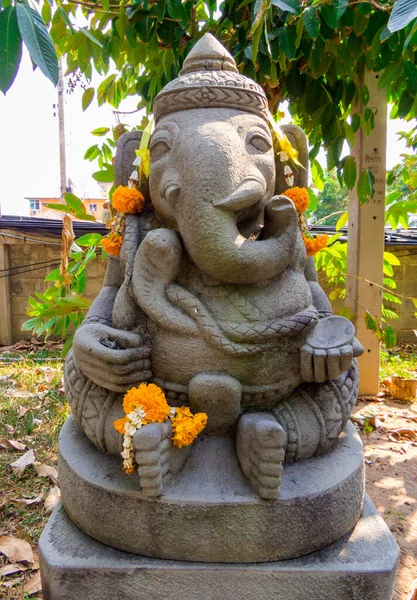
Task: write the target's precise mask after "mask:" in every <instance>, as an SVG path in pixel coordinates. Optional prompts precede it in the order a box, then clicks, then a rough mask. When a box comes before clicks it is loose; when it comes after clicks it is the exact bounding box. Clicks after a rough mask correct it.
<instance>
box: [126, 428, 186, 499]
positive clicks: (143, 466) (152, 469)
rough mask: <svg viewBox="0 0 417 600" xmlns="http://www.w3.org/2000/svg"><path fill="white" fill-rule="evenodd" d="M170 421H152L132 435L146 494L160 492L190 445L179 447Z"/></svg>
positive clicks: (157, 493) (174, 472) (152, 494)
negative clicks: (173, 436)
mask: <svg viewBox="0 0 417 600" xmlns="http://www.w3.org/2000/svg"><path fill="white" fill-rule="evenodd" d="M171 438H172V425H171V421H170V420H168V421H165V422H164V423H149V424H148V425H145V426H144V427H141V428H140V429H138V431H137V432H136V433H135V435H134V436H133V446H134V448H135V451H136V452H135V459H136V462H137V465H138V474H139V483H140V486H141V488H142V492H143V494H144V495H145V496H161V495H162V494H163V489H164V484H165V483H166V482H167V481H168V480H169V478H170V477H172V476H173V475H175V474H176V473H178V471H179V470H180V469H181V467H182V466H183V464H184V462H185V460H186V458H187V456H188V453H189V451H190V446H189V447H185V448H177V447H176V446H174V445H173V443H172V441H171Z"/></svg>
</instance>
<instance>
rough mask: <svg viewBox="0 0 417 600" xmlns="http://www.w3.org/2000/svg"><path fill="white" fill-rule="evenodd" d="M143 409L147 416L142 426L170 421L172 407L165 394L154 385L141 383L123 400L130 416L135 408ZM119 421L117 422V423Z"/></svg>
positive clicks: (124, 408)
mask: <svg viewBox="0 0 417 600" xmlns="http://www.w3.org/2000/svg"><path fill="white" fill-rule="evenodd" d="M139 407H142V408H143V410H144V411H145V413H146V416H145V417H144V418H143V420H142V424H143V425H146V424H147V423H163V422H164V421H166V420H167V419H168V416H169V411H170V410H171V407H170V406H169V405H168V403H167V401H166V399H165V395H164V392H163V391H162V390H161V388H160V387H158V386H157V385H155V384H154V383H150V384H149V385H148V384H146V383H141V384H140V386H139V387H137V388H131V389H130V390H129V391H128V392H127V393H126V394H125V396H124V398H123V410H124V411H125V413H126V414H127V415H128V414H129V413H131V412H132V411H134V410H135V408H139ZM117 422H118V421H116V423H117Z"/></svg>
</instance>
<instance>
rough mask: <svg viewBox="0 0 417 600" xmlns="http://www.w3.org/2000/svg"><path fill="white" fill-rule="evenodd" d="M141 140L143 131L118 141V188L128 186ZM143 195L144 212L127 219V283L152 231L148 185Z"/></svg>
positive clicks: (124, 257)
mask: <svg viewBox="0 0 417 600" xmlns="http://www.w3.org/2000/svg"><path fill="white" fill-rule="evenodd" d="M141 138H142V131H130V132H128V133H124V134H123V135H122V136H120V138H119V139H118V141H117V145H116V158H115V163H114V183H115V186H116V187H117V186H119V185H127V184H128V181H129V178H130V175H131V174H132V171H133V170H134V168H135V167H134V165H133V163H134V161H135V159H136V152H135V151H136V150H138V148H139V144H140V140H141ZM142 193H143V195H144V196H145V207H144V210H143V212H142V213H140V214H138V215H126V218H125V229H124V235H123V245H122V249H121V253H120V258H121V262H122V264H123V267H124V273H125V282H128V281H129V280H130V277H131V275H132V268H133V261H134V259H135V255H136V251H137V249H138V248H139V246H140V244H141V243H142V241H143V239H144V238H145V236H146V234H147V233H148V231H149V230H150V229H152V220H153V216H154V210H153V206H152V203H151V199H150V195H149V186H148V184H146V187H145V189H144V190H142Z"/></svg>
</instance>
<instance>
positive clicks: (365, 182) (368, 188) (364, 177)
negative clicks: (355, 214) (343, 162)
mask: <svg viewBox="0 0 417 600" xmlns="http://www.w3.org/2000/svg"><path fill="white" fill-rule="evenodd" d="M374 182H375V177H374V176H373V174H372V173H371V171H369V170H368V169H365V170H364V171H362V173H361V174H360V177H359V180H358V186H357V192H358V198H359V201H360V203H361V204H365V202H368V200H369V199H370V198H372V196H373V195H374Z"/></svg>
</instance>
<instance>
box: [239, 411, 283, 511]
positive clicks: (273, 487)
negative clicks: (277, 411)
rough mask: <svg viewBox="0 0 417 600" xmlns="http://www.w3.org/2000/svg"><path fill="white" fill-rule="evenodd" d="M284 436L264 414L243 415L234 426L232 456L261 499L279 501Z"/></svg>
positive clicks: (271, 417)
mask: <svg viewBox="0 0 417 600" xmlns="http://www.w3.org/2000/svg"><path fill="white" fill-rule="evenodd" d="M286 442H287V436H286V433H285V431H284V429H283V428H282V427H281V425H280V424H279V423H278V422H277V421H276V419H275V418H274V417H273V416H272V415H270V414H268V413H245V414H243V415H242V416H241V417H240V419H239V421H238V424H237V430H236V453H237V456H238V459H239V462H240V467H241V469H242V471H243V473H244V474H245V475H246V477H247V478H248V480H249V482H250V484H251V485H252V487H253V488H255V490H256V491H257V492H258V494H259V495H260V496H261V498H266V499H269V500H273V499H275V498H278V497H279V486H280V483H281V474H282V462H283V460H284V456H285V446H286Z"/></svg>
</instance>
